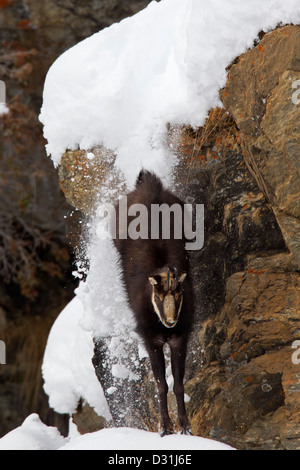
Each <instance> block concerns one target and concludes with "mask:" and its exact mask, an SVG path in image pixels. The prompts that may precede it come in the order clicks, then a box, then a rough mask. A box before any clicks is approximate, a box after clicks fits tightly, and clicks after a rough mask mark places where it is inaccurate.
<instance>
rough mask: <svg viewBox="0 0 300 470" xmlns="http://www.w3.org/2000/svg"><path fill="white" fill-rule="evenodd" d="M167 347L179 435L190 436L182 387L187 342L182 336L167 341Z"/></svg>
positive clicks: (190, 431)
mask: <svg viewBox="0 0 300 470" xmlns="http://www.w3.org/2000/svg"><path fill="white" fill-rule="evenodd" d="M169 346H170V349H171V365H172V374H173V378H174V387H173V390H174V393H175V396H176V400H177V409H178V421H179V426H180V429H181V434H192V430H191V425H190V423H189V420H188V417H187V414H186V409H185V402H184V385H183V380H184V372H185V359H186V346H187V340H186V338H185V337H182V336H181V337H177V338H172V339H171V340H170V341H169Z"/></svg>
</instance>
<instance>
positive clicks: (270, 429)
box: [59, 26, 300, 449]
mask: <svg viewBox="0 0 300 470" xmlns="http://www.w3.org/2000/svg"><path fill="white" fill-rule="evenodd" d="M299 40H300V27H298V26H286V27H281V28H278V29H276V30H275V31H273V32H271V33H268V34H266V35H264V34H263V33H262V34H261V41H260V42H259V43H258V44H257V45H256V46H255V47H253V49H251V50H248V51H247V52H246V53H245V54H243V55H242V56H240V57H238V58H237V59H236V60H235V62H234V63H233V64H232V65H231V66H230V67H229V68H228V80H227V84H226V86H225V88H224V89H223V90H221V91H220V97H221V100H222V102H223V105H224V108H222V109H221V108H217V109H213V110H211V112H210V114H209V116H208V118H207V121H206V124H205V126H203V127H201V128H199V129H191V128H189V127H183V128H171V127H170V129H169V142H167V144H166V145H172V149H173V151H174V148H176V153H177V157H178V165H177V167H176V168H175V170H174V185H175V187H176V190H177V192H178V193H179V194H181V197H182V198H183V199H184V200H186V201H187V202H193V201H196V202H197V203H203V204H204V205H205V244H204V247H203V249H202V250H200V251H199V252H193V253H192V254H191V258H192V267H193V277H194V284H195V293H196V299H197V324H196V327H195V331H194V334H193V337H192V340H191V345H190V355H189V358H188V364H187V377H186V378H187V384H186V389H187V393H188V395H189V396H190V401H189V403H188V411H189V415H190V419H191V423H192V428H193V432H194V433H195V434H197V435H201V436H207V437H212V438H214V439H218V440H223V441H225V442H227V443H229V444H232V445H234V446H236V447H237V448H239V449H299V448H300V432H299V420H300V400H299V397H300V393H299V391H300V369H299V367H300V365H299V364H297V363H296V362H297V361H293V360H292V357H293V356H292V355H293V352H294V350H293V349H292V346H293V344H294V341H295V340H299V339H300V323H299V321H300V311H299V305H300V289H299V287H300V286H299V257H300V250H299V224H300V204H299V183H300V174H299V154H300V147H299V145H300V141H299V135H300V133H299V122H300V119H299V118H300V104H299V100H298V95H297V83H298V82H297V80H299V78H300V77H299V75H300V57H299V46H298V44H299ZM298 88H299V83H298ZM92 151H93V152H94V153H95V155H96V156H97V158H96V162H98V163H99V164H98V163H97V165H96V166H95V163H93V165H88V164H87V163H88V158H87V155H86V154H85V152H79V153H78V152H71V151H69V152H67V153H66V154H65V155H64V156H63V158H62V164H61V167H60V169H59V175H60V185H61V188H62V190H63V191H64V192H65V195H66V198H67V200H68V201H69V202H70V203H72V204H73V205H74V206H75V207H76V208H79V209H81V210H83V211H85V212H87V213H89V212H90V211H91V207H92V206H93V199H92V198H93V194H94V192H95V184H94V183H95V181H96V182H97V191H98V192H100V194H101V187H102V185H104V186H105V184H106V174H107V172H108V173H109V172H112V171H113V160H114V157H113V155H112V154H110V153H109V152H108V151H107V150H103V149H101V148H98V149H92ZM103 155H104V157H103ZM94 162H95V160H94ZM91 176H92V178H91ZM72 181H73V182H74V181H76V185H75V184H72ZM119 183H120V182H119V181H118V184H119ZM87 189H88V191H86V190H87ZM86 194H90V195H91V197H90V199H89V198H87V197H86ZM98 353H99V351H98ZM102 353H103V350H102V351H101V353H99V354H98V359H99V357H100V359H101V357H102V356H101V355H102ZM96 356H97V350H96ZM94 362H95V365H96V369H97V365H98V369H99V367H100V369H101V360H100V361H98V363H97V357H96V359H95V360H94ZM145 370H146V372H145V373H144V381H143V384H142V388H141V393H140V394H141V395H144V396H145V393H144V391H145V390H144V389H146V390H148V392H149V390H151V394H152V395H153V383H152V381H151V378H150V379H149V378H147V377H148V375H147V370H149V369H147V364H146V369H145ZM150 376H151V374H150ZM99 379H100V381H101V380H103V378H102V379H101V374H100V373H99ZM108 380H109V379H108ZM106 381H107V379H106ZM106 385H107V382H106ZM149 387H150V388H149ZM147 395H148V396H149V393H147ZM108 399H109V401H110V405H111V408H112V409H113V410H117V408H116V407H117V406H118V405H116V403H114V402H113V399H112V398H111V397H108ZM154 409H155V408H154V406H152V404H151V403H149V402H148V403H147V406H145V410H144V411H143V413H141V415H139V416H137V417H135V425H140V427H147V424H146V423H147V421H148V422H149V421H151V417H153V416H155V413H156V412H155V410H154ZM116 413H117V411H116ZM149 418H150V420H149ZM125 424H126V423H125Z"/></svg>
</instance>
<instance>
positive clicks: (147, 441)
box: [61, 428, 234, 450]
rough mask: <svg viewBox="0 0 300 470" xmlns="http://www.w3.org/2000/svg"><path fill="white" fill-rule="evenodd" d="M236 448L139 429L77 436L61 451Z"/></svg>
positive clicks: (204, 440) (191, 437) (189, 437)
mask: <svg viewBox="0 0 300 470" xmlns="http://www.w3.org/2000/svg"><path fill="white" fill-rule="evenodd" d="M97 449H105V450H153V449H155V450H178V449H181V450H184V449H185V450H234V449H233V448H232V447H230V446H228V445H226V444H222V443H220V442H217V441H213V440H211V439H204V438H202V437H196V436H182V435H177V434H173V435H170V436H165V437H163V438H162V437H160V436H159V434H157V433H153V432H147V431H141V430H138V429H130V428H112V429H102V430H101V431H97V432H95V433H91V434H85V435H83V436H80V437H77V438H75V439H74V440H73V441H72V442H70V443H67V444H65V445H64V446H63V447H62V448H61V450H97Z"/></svg>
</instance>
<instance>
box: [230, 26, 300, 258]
mask: <svg viewBox="0 0 300 470" xmlns="http://www.w3.org/2000/svg"><path fill="white" fill-rule="evenodd" d="M299 41H300V27H299V26H286V27H284V28H279V29H277V30H275V31H273V32H271V33H269V34H267V35H265V36H264V38H263V39H262V41H261V42H260V44H259V45H258V46H257V47H255V48H254V49H252V50H250V51H247V52H246V53H245V54H243V55H242V56H241V57H240V58H239V59H238V61H237V63H236V64H234V65H233V66H232V67H231V68H230V71H229V79H228V81H227V84H226V87H225V88H224V90H222V92H221V98H222V101H223V103H224V105H225V107H226V109H228V110H229V111H230V112H231V113H232V114H233V116H234V117H235V120H236V122H237V124H238V126H239V128H240V130H241V137H242V146H243V148H244V154H245V161H246V163H247V165H248V168H249V170H250V171H251V172H252V173H253V175H254V176H255V178H256V181H257V183H258V185H259V187H260V189H261V190H262V191H263V193H264V195H265V197H266V198H267V200H268V201H269V202H270V203H271V205H272V208H273V210H274V213H275V215H276V218H277V221H278V224H279V226H280V228H281V230H282V234H283V237H284V239H285V242H286V245H287V247H288V248H289V250H290V259H289V262H292V263H293V264H294V265H298V264H299V262H300V250H299V246H300V235H299V233H300V230H299V229H300V220H299V219H300V204H299V196H300V192H299V179H300V168H299V152H300V137H299V136H300V104H297V100H296V99H295V88H293V86H295V85H293V84H294V83H295V82H296V81H297V80H299V77H300V53H299Z"/></svg>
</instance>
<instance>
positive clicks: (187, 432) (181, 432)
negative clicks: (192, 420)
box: [180, 426, 193, 436]
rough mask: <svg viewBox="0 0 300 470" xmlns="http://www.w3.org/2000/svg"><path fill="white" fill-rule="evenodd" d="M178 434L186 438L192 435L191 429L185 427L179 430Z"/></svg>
mask: <svg viewBox="0 0 300 470" xmlns="http://www.w3.org/2000/svg"><path fill="white" fill-rule="evenodd" d="M180 434H184V435H186V436H192V435H193V433H192V429H191V428H190V426H185V427H183V428H181V431H180Z"/></svg>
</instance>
